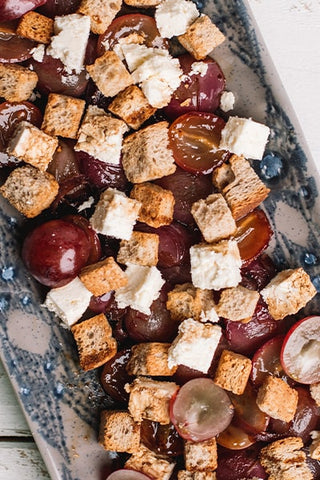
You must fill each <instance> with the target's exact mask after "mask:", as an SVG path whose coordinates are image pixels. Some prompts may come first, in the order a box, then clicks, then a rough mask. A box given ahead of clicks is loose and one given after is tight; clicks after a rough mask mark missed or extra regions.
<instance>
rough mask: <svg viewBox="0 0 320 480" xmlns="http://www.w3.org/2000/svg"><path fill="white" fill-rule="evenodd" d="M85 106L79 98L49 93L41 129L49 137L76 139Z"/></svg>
mask: <svg viewBox="0 0 320 480" xmlns="http://www.w3.org/2000/svg"><path fill="white" fill-rule="evenodd" d="M85 104H86V102H85V101H84V100H81V98H74V97H69V96H67V95H60V94H58V93H50V94H49V97H48V103H47V105H46V109H45V112H44V117H43V122H42V125H41V129H42V130H43V131H44V132H46V133H48V134H49V135H60V136H61V137H66V138H76V137H77V133H78V129H79V125H80V121H81V117H82V114H83V111H84V107H85Z"/></svg>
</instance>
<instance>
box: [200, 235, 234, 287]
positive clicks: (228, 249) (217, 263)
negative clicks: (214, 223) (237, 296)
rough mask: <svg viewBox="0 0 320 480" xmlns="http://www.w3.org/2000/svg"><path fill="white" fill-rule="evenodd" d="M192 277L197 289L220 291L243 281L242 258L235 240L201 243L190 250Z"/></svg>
mask: <svg viewBox="0 0 320 480" xmlns="http://www.w3.org/2000/svg"><path fill="white" fill-rule="evenodd" d="M190 259H191V277H192V283H193V284H194V286H195V287H198V288H202V289H208V290H220V289H221V288H228V287H236V286H237V285H238V283H239V282H240V281H241V274H240V268H241V264H242V262H241V258H240V253H239V248H238V244H237V242H236V241H235V240H222V241H221V242H219V243H210V244H206V243H200V244H198V245H193V246H192V247H191V248H190Z"/></svg>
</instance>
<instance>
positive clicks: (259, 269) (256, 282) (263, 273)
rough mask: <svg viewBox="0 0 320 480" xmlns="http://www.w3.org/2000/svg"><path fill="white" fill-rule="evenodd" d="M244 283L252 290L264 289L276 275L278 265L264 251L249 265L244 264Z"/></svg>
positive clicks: (242, 271) (242, 272) (242, 270)
mask: <svg viewBox="0 0 320 480" xmlns="http://www.w3.org/2000/svg"><path fill="white" fill-rule="evenodd" d="M241 275H242V282H241V283H242V285H243V286H245V287H247V288H250V289H251V290H262V289H263V288H264V287H266V286H267V285H268V283H269V282H270V280H271V279H272V278H273V277H274V276H275V275H276V267H275V264H274V263H273V261H272V260H271V258H270V257H269V256H268V255H266V254H265V253H263V254H262V255H260V256H259V257H258V258H256V259H255V260H253V261H252V262H251V263H250V264H249V265H244V266H242V269H241Z"/></svg>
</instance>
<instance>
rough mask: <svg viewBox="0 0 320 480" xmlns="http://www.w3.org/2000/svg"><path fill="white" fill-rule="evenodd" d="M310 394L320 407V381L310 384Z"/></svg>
mask: <svg viewBox="0 0 320 480" xmlns="http://www.w3.org/2000/svg"><path fill="white" fill-rule="evenodd" d="M310 395H311V397H312V398H313V400H314V401H315V402H316V404H317V405H318V407H320V382H319V383H314V384H313V385H310Z"/></svg>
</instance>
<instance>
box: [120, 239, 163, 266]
mask: <svg viewBox="0 0 320 480" xmlns="http://www.w3.org/2000/svg"><path fill="white" fill-rule="evenodd" d="M158 250H159V235H157V234H156V233H144V232H132V235H131V237H130V239H129V240H122V241H121V243H120V249H119V252H118V256H117V261H118V262H119V263H123V264H127V263H134V264H135V265H144V266H147V267H151V266H153V265H157V263H158Z"/></svg>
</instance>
